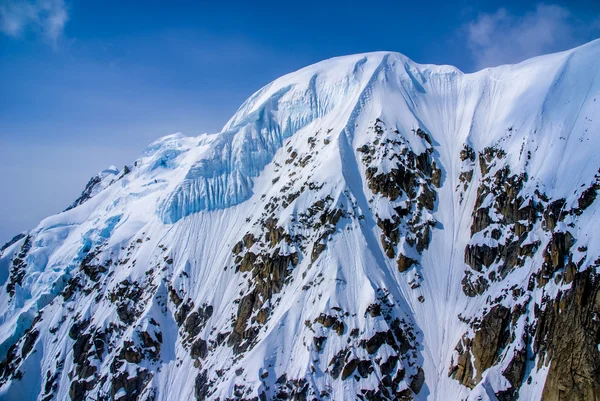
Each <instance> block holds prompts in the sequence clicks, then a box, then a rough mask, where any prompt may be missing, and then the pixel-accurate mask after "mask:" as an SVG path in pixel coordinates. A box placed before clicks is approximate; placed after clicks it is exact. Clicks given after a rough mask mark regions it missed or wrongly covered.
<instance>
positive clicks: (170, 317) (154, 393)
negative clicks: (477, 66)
mask: <svg viewBox="0 0 600 401" xmlns="http://www.w3.org/2000/svg"><path fill="white" fill-rule="evenodd" d="M598 56H600V41H594V42H591V43H589V44H587V45H584V46H582V47H579V48H576V49H573V50H570V51H566V52H562V53H557V54H553V55H548V56H541V57H538V58H534V59H531V60H528V61H525V62H523V63H520V64H517V65H513V66H501V67H497V68H493V69H485V70H482V71H479V72H476V73H472V74H464V73H462V72H460V71H459V70H457V69H455V68H454V67H449V66H441V67H438V66H432V65H420V64H417V63H414V62H412V61H410V60H409V59H408V58H406V57H405V56H403V55H400V54H397V53H387V52H377V53H367V54H360V55H354V56H346V57H341V58H334V59H330V60H326V61H324V62H321V63H317V64H315V65H313V66H309V67H306V68H304V69H301V70H299V71H297V72H295V73H292V74H288V75H285V76H283V77H282V78H279V79H277V80H275V81H273V82H272V83H270V84H268V85H267V86H265V87H263V88H262V89H260V90H259V91H257V92H256V93H255V94H254V95H252V96H251V97H250V98H249V99H248V100H247V101H246V102H244V104H243V105H242V106H241V107H240V109H239V110H238V111H237V112H236V113H235V114H234V116H232V118H231V119H230V120H229V121H228V122H227V123H226V124H225V126H224V128H223V130H222V132H220V133H218V134H211V135H207V134H205V135H201V136H199V137H184V136H182V135H178V134H175V135H170V136H166V137H163V138H161V139H159V140H157V141H155V142H154V143H152V144H151V145H149V147H148V148H147V149H146V150H145V151H144V152H143V153H142V156H141V157H140V158H138V159H137V160H136V161H135V162H134V163H133V165H131V166H129V167H127V168H126V169H124V170H123V171H120V172H117V171H114V169H111V170H110V171H111V172H110V174H108V175H107V174H105V175H103V176H100V175H99V176H98V177H101V178H102V179H99V180H97V181H98V182H96V183H94V182H95V181H94V180H93V182H92V181H91V182H90V183H91V184H92V185H91V187H90V188H86V190H85V191H84V194H82V197H81V198H80V199H78V200H77V201H76V202H75V203H74V204H73V207H72V208H70V209H68V210H67V211H65V212H63V213H61V214H58V215H55V216H51V217H49V218H47V219H45V220H43V221H42V222H41V223H40V225H39V226H38V227H37V228H35V229H34V230H31V231H29V232H27V233H26V235H25V236H24V237H23V238H21V239H17V240H16V241H15V242H14V243H13V244H12V245H9V246H8V247H7V248H6V249H4V250H3V251H2V254H1V255H0V272H2V274H1V275H0V282H2V283H3V285H2V290H1V291H2V293H1V294H0V305H2V308H1V310H3V311H4V312H3V313H2V315H1V316H0V351H1V355H0V357H1V358H3V359H2V363H0V397H2V398H5V399H8V400H12V399H32V400H33V399H44V400H51V399H72V400H79V399H84V398H87V397H94V398H95V399H121V400H134V399H140V400H150V399H173V398H177V399H192V398H196V399H200V400H202V399H261V400H262V399H297V400H302V399H356V398H359V399H370V400H386V399H432V400H435V399H446V397H447V395H448V394H453V396H455V398H456V399H459V398H467V399H473V400H474V399H489V400H495V399H498V400H512V399H541V398H544V399H559V397H572V398H573V399H594V398H590V397H598V391H600V390H599V388H600V387H599V386H598V383H599V381H598V377H599V376H598V374H599V372H598V370H597V369H595V368H594V366H600V365H599V364H598V362H600V355H598V352H599V351H598V349H597V346H596V345H595V344H594V341H596V342H597V339H596V338H595V337H594V336H598V333H600V328H599V327H598V326H597V325H596V324H595V323H594V322H593V321H591V320H587V319H584V317H585V316H587V315H589V314H590V313H592V314H593V313H600V310H599V308H600V299H599V298H598V286H597V282H598V280H597V279H596V278H595V277H596V273H595V272H596V271H597V267H598V266H599V265H600V262H598V260H600V255H599V253H600V249H599V247H598V246H597V245H595V243H596V242H595V236H594V229H593V227H594V224H593V223H594V222H595V219H597V217H596V216H597V213H598V212H597V211H598V205H597V203H596V202H595V199H596V193H597V190H598V189H599V188H600V181H599V180H600V170H599V167H600V159H599V157H598V155H597V154H596V152H595V149H597V146H596V145H598V141H600V139H599V137H598V134H597V132H598V128H599V126H600V125H599V124H598V122H595V121H594V119H593V117H594V116H595V115H596V114H597V112H598V111H600V110H599V109H600V102H597V101H596V98H597V97H598V95H600V81H597V80H596V79H595V78H596V77H597V76H598V64H597V62H594V61H595V60H597V59H598ZM548 77H551V78H548ZM565 172H568V173H565ZM96 185H100V186H99V187H97V188H96V189H95V186H96ZM86 194H87V195H86ZM83 195H86V196H83ZM582 294H587V295H582ZM590 294H591V295H590ZM590 296H591V298H590ZM561 299H562V300H563V302H566V303H567V304H568V305H571V306H569V308H567V309H565V310H566V312H564V314H561V312H560V311H561V309H560V307H557V306H554V303H556V305H560V300H561ZM589 299H592V300H595V301H594V302H595V303H594V302H592V303H591V304H590V303H589V302H588V301H586V300H589ZM553 311H554V312H553ZM565 316H568V317H570V318H569V319H566V318H565ZM579 319H581V320H579ZM557 322H560V325H563V326H564V325H571V326H572V327H571V332H572V333H574V334H573V335H575V336H579V337H577V338H578V339H579V343H581V344H582V345H581V346H580V348H577V347H575V349H571V348H572V347H571V348H569V346H567V345H566V344H567V343H565V338H563V337H561V335H560V333H559V331H560V330H557V327H556V325H557V324H559V323H557ZM586 333H587V334H586ZM484 344H485V346H483V345H484ZM565 350H566V351H565ZM46 354H49V355H52V356H53V357H47V356H46ZM548 355H549V356H548ZM574 355H578V356H579V358H580V359H581V361H583V362H581V363H580V364H579V365H578V366H574V367H570V365H568V364H566V363H565V361H566V360H568V358H569V357H572V356H574ZM567 365H568V366H567ZM565 369H566V370H565ZM569 369H572V370H569ZM594 369H595V370H594ZM569 372H577V373H578V374H579V375H580V376H581V378H579V379H577V380H575V379H573V381H572V382H565V381H564V380H567V379H566V378H568V377H569V374H565V373H569ZM37 377H42V379H36V378H37ZM565 389H566V390H565ZM561 394H562V395H561ZM478 397H479V398H478Z"/></svg>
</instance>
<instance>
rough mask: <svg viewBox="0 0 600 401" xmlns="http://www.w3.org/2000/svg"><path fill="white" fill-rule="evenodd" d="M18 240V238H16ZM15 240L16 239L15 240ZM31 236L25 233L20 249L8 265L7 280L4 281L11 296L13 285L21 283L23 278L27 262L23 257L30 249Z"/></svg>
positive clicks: (13, 290)
mask: <svg viewBox="0 0 600 401" xmlns="http://www.w3.org/2000/svg"><path fill="white" fill-rule="evenodd" d="M17 241H18V240H17ZM15 242H16V241H15ZM31 245H32V244H31V236H29V235H27V236H26V237H25V241H24V242H23V245H21V249H20V250H19V253H18V254H17V256H16V257H15V258H13V260H12V266H11V267H10V271H9V277H8V282H7V283H6V292H8V293H9V294H10V295H11V296H14V295H15V287H16V286H17V285H21V284H22V282H23V278H24V277H25V268H26V267H27V262H25V258H26V257H27V254H28V253H29V250H30V249H31Z"/></svg>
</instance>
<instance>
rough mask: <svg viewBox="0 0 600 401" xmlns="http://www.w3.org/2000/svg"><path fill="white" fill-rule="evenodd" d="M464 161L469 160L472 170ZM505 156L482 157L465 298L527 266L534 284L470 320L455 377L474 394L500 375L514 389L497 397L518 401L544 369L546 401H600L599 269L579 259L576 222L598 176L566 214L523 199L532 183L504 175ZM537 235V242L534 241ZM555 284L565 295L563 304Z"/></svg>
mask: <svg viewBox="0 0 600 401" xmlns="http://www.w3.org/2000/svg"><path fill="white" fill-rule="evenodd" d="M467 154H468V152H467V151H465V152H464V156H465V159H463V160H469V158H468V156H467ZM461 156H463V153H461ZM505 156H506V154H505V152H504V151H503V150H502V149H499V148H488V149H486V150H484V152H482V153H481V154H479V162H480V163H479V165H480V170H481V173H482V181H481V184H480V186H479V188H478V191H477V199H476V203H475V208H474V211H473V214H472V225H471V235H472V237H473V238H472V240H471V242H470V243H469V244H468V245H467V247H466V249H465V263H466V265H467V266H468V267H469V269H468V270H466V271H465V276H464V278H463V280H462V285H463V291H464V293H465V294H466V295H467V296H470V297H477V296H480V295H485V294H486V293H489V292H490V291H489V289H490V288H492V286H493V285H495V283H502V282H503V280H504V279H505V278H506V277H507V276H508V275H509V274H510V273H511V272H512V271H513V270H515V269H519V268H523V267H524V266H525V265H526V264H527V267H528V269H529V274H527V277H528V282H527V283H526V285H520V284H514V285H513V286H512V287H510V288H504V289H503V290H502V291H500V292H499V293H498V292H496V293H495V294H496V295H494V297H495V298H492V297H491V296H488V297H487V299H486V300H485V302H484V304H485V307H483V308H481V312H480V315H476V316H475V317H473V318H471V319H467V320H466V322H468V323H469V325H470V327H471V329H472V332H471V333H472V334H468V335H467V334H465V336H463V338H462V340H461V341H460V342H459V343H458V344H457V346H456V349H455V351H456V353H455V356H454V358H453V362H452V364H451V367H450V371H449V375H450V376H451V377H453V378H455V379H456V380H458V381H459V382H460V383H462V384H463V385H465V386H467V387H469V388H473V387H474V386H476V385H477V384H478V383H479V382H480V381H481V380H482V374H483V373H484V372H485V371H486V370H487V369H490V368H492V367H501V369H502V370H501V373H502V375H503V376H504V377H505V378H506V379H507V381H508V383H509V384H510V386H509V387H508V388H507V389H505V390H502V391H499V392H497V393H496V397H497V398H498V399H499V400H501V401H514V400H517V399H518V398H519V389H520V388H521V386H522V385H523V383H524V382H525V381H526V380H525V379H526V377H525V375H526V372H528V371H536V370H538V369H540V368H541V367H542V366H543V365H545V366H547V367H548V374H547V377H546V381H545V385H544V390H543V395H542V399H544V400H567V399H569V400H570V399H573V400H584V399H586V400H587V399H592V400H593V399H600V376H599V372H600V367H599V366H600V360H599V359H598V358H600V355H599V353H598V349H597V344H598V343H599V339H600V332H599V329H600V323H598V321H597V320H594V319H590V318H589V317H590V316H596V314H597V313H598V311H597V310H598V308H599V300H600V295H599V294H598V287H599V286H600V279H598V277H597V273H596V272H595V271H596V267H597V266H600V260H597V261H594V262H591V261H589V260H586V256H585V252H586V250H587V248H586V247H579V248H577V252H579V255H578V256H574V249H573V248H574V247H575V244H576V243H577V239H576V238H574V235H573V233H574V232H576V230H574V227H576V218H577V216H580V215H582V214H583V211H584V210H585V209H586V208H588V207H590V206H591V205H592V203H593V202H594V201H595V199H596V193H597V189H598V187H599V182H600V175H597V176H596V182H595V183H593V184H592V185H591V186H589V187H588V188H585V187H583V188H582V189H581V190H580V191H581V192H580V195H579V198H578V201H577V202H576V203H575V204H574V205H573V204H571V205H568V204H567V201H566V200H565V199H551V198H549V197H548V196H546V195H545V194H543V193H541V192H539V191H538V190H536V191H534V193H532V194H529V195H527V194H524V193H523V191H522V189H523V188H524V187H525V184H526V183H527V181H528V177H527V175H526V174H525V173H522V174H512V173H511V172H510V169H509V167H508V166H507V165H503V163H504V159H503V158H504V157H505ZM534 230H535V231H534ZM532 232H536V233H537V235H535V236H533V238H534V239H533V240H532V238H531V236H530V235H529V234H530V233H532ZM539 261H541V262H539ZM590 262H591V263H590ZM549 283H552V284H555V285H558V286H562V287H561V289H560V290H559V291H558V293H557V294H556V292H555V291H554V290H552V289H550V288H551V287H550V286H548V284H549ZM565 287H566V289H565ZM496 288H498V286H496ZM496 291H497V290H496ZM554 294H556V295H554ZM536 299H538V300H539V299H541V300H542V301H541V303H538V302H539V301H535V300H536ZM509 300H511V301H509ZM511 304H512V305H514V306H513V307H512V308H511V307H510V305H511ZM506 305H509V306H506ZM528 350H529V351H528ZM530 380H531V378H529V381H530Z"/></svg>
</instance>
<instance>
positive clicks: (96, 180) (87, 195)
mask: <svg viewBox="0 0 600 401" xmlns="http://www.w3.org/2000/svg"><path fill="white" fill-rule="evenodd" d="M101 181H102V177H100V175H95V176H93V177H92V178H91V179H90V180H89V181H88V183H87V184H86V185H85V188H84V189H83V192H82V193H81V195H80V196H79V198H77V199H75V202H73V203H72V204H71V205H70V206H69V207H68V208H66V209H65V212H66V211H67V210H71V209H73V208H74V207H77V206H79V205H82V204H84V203H85V202H87V201H88V200H90V199H91V198H92V192H93V191H94V188H95V187H96V186H97V185H98V184H100V182H101Z"/></svg>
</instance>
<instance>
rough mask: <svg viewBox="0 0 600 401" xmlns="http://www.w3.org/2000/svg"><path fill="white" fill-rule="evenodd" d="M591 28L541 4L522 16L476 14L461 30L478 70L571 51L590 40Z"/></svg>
mask: <svg viewBox="0 0 600 401" xmlns="http://www.w3.org/2000/svg"><path fill="white" fill-rule="evenodd" d="M595 25H596V24H594V23H590V21H581V20H580V19H578V18H576V17H575V16H574V15H573V14H572V13H571V12H570V11H569V10H568V9H567V8H564V7H561V6H557V5H552V4H543V3H541V4H538V5H537V6H536V8H535V10H533V11H531V12H528V13H526V14H524V15H514V14H511V13H510V12H509V11H508V10H506V9H504V8H501V9H499V10H498V11H496V12H495V13H490V14H480V15H479V16H478V17H477V18H476V19H475V20H474V21H472V22H470V23H468V24H467V25H466V26H465V32H466V35H467V43H468V46H469V49H470V50H471V53H472V56H473V61H474V63H475V67H476V68H477V69H480V68H485V67H491V66H496V65H500V64H508V63H517V62H520V61H523V60H525V59H527V58H530V57H534V56H538V55H541V54H545V53H551V52H555V51H560V50H566V49H568V48H571V47H575V46H577V45H579V44H582V43H583V42H585V41H588V40H591V39H593V38H594V36H593V35H594V34H597V33H598V30H599V27H598V26H595Z"/></svg>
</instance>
